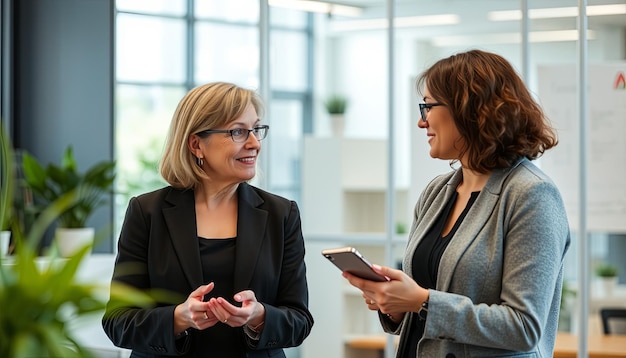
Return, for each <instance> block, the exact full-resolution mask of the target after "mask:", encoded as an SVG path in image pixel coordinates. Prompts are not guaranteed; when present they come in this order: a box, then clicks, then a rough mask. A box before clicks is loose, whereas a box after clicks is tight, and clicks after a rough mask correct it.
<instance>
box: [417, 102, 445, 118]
mask: <svg viewBox="0 0 626 358" xmlns="http://www.w3.org/2000/svg"><path fill="white" fill-rule="evenodd" d="M437 106H445V104H443V103H420V115H421V116H422V120H423V121H424V122H426V116H427V115H428V112H430V109H431V108H433V107H437Z"/></svg>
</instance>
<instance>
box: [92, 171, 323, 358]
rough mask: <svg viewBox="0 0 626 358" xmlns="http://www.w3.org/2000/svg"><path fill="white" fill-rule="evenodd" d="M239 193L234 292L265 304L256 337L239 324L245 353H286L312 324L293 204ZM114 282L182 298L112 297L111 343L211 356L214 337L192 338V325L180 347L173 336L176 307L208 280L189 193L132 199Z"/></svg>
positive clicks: (149, 353)
mask: <svg viewBox="0 0 626 358" xmlns="http://www.w3.org/2000/svg"><path fill="white" fill-rule="evenodd" d="M237 194H238V205H239V209H238V221H237V239H236V258H235V274H234V277H235V282H234V289H235V291H234V292H239V291H242V290H246V289H250V290H253V291H254V292H255V295H256V298H257V300H258V301H259V302H260V303H262V304H263V305H264V306H265V325H264V328H263V331H262V333H261V336H260V339H259V341H258V342H254V341H252V340H250V339H249V338H248V337H247V336H246V335H245V333H244V332H243V329H242V328H241V334H242V335H244V336H245V342H246V344H247V346H248V350H247V353H248V354H247V356H248V357H268V356H278V357H284V356H285V354H284V352H283V350H282V348H284V347H293V346H298V345H300V344H301V343H302V342H303V341H304V339H305V338H306V337H307V336H308V334H309V332H310V331H311V327H312V326H313V317H312V316H311V313H310V312H309V310H308V287H307V281H306V267H305V264H304V252H305V249H304V240H303V237H302V230H301V221H300V213H299V210H298V206H297V204H296V203H295V202H294V201H290V200H287V199H285V198H282V197H279V196H277V195H273V194H270V193H268V192H265V191H263V190H261V189H258V188H256V187H253V186H250V185H248V184H247V183H241V184H240V185H239V188H238V189H237ZM112 280H113V281H114V282H121V283H125V284H128V285H130V286H132V287H136V288H139V289H142V290H148V289H159V290H165V291H167V292H170V293H176V294H177V295H180V297H178V298H177V301H176V303H174V304H173V303H172V302H170V303H167V302H157V304H156V305H155V306H154V307H151V308H139V307H128V306H124V305H123V304H122V306H121V307H120V302H115V300H114V299H111V300H110V301H109V303H108V304H107V309H106V312H105V315H104V318H103V320H102V325H103V327H104V330H105V332H106V334H107V335H108V336H109V338H110V339H111V341H112V342H113V344H115V345H116V346H118V347H123V348H128V349H132V350H133V356H136V357H140V356H141V357H159V356H172V355H184V356H188V357H193V356H202V357H210V356H211V354H210V352H211V345H212V344H215V342H207V341H206V340H200V339H197V338H198V337H199V336H200V335H201V332H199V331H196V330H193V329H192V330H191V332H190V335H189V337H188V338H187V339H186V341H185V342H184V343H185V344H184V345H181V342H180V341H181V340H178V341H176V340H175V337H174V334H173V325H174V322H173V319H174V308H175V307H176V305H177V304H178V303H181V302H183V301H184V300H185V299H186V297H187V296H188V295H189V293H191V292H192V291H193V290H195V289H196V288H198V287H199V286H200V285H202V284H205V282H202V267H201V263H200V252H199V248H198V238H197V233H196V215H195V200H194V192H193V190H180V189H175V188H172V187H166V188H163V189H160V190H157V191H154V192H151V193H147V194H143V195H141V196H139V197H135V198H132V199H131V200H130V202H129V205H128V209H127V211H126V217H125V219H124V224H123V226H122V230H121V233H120V238H119V242H118V254H117V259H116V263H115V269H114V272H113V279H112ZM209 329H210V328H209ZM194 338H195V340H194ZM177 344H178V346H177ZM141 352H143V353H144V354H141Z"/></svg>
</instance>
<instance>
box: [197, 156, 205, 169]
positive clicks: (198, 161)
mask: <svg viewBox="0 0 626 358" xmlns="http://www.w3.org/2000/svg"><path fill="white" fill-rule="evenodd" d="M196 164H198V166H199V167H202V164H204V160H203V159H202V158H200V157H197V158H196Z"/></svg>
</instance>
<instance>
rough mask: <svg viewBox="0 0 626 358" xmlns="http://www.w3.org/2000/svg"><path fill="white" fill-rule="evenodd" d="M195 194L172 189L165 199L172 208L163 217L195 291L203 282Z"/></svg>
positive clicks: (179, 259)
mask: <svg viewBox="0 0 626 358" xmlns="http://www.w3.org/2000/svg"><path fill="white" fill-rule="evenodd" d="M193 193H194V192H193V190H192V189H189V190H179V189H172V190H171V191H170V192H169V193H168V195H167V196H166V198H165V200H166V201H167V202H168V203H170V204H171V206H170V207H165V208H163V216H164V217H165V224H166V225H167V230H168V234H169V235H168V238H169V240H171V241H172V246H173V247H174V251H175V252H174V254H175V255H176V257H177V259H178V262H179V264H180V266H181V267H182V268H183V272H184V274H185V278H186V279H187V281H188V282H189V285H190V286H191V288H192V289H194V290H195V289H196V288H198V287H199V286H200V285H202V284H203V282H202V264H201V263H200V249H199V248H198V236H197V230H196V207H195V199H194V194H193ZM163 235H166V233H163ZM164 257H165V253H164Z"/></svg>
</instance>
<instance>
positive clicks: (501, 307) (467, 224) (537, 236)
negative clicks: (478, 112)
mask: <svg viewBox="0 0 626 358" xmlns="http://www.w3.org/2000/svg"><path fill="white" fill-rule="evenodd" d="M461 179H462V175H461V171H460V170H455V171H453V172H451V173H448V174H444V175H441V176H438V177H437V178H435V179H434V180H433V181H432V182H431V183H429V185H428V186H427V187H426V189H425V190H424V191H423V192H422V194H421V196H420V198H419V201H418V203H417V204H416V206H415V218H414V222H413V225H412V227H411V232H410V236H409V242H408V244H407V249H406V254H405V258H404V265H403V267H404V271H405V272H406V273H407V274H408V275H411V272H412V267H411V266H412V264H411V260H412V257H413V253H414V251H415V248H416V247H417V245H418V243H419V242H420V240H422V238H423V237H424V234H425V233H426V232H427V231H428V230H429V229H430V228H431V227H432V226H433V224H434V222H435V221H436V218H437V217H438V216H439V215H440V214H441V212H442V210H443V208H444V207H445V205H446V203H447V202H448V201H449V200H450V198H451V197H452V195H453V193H454V192H455V190H456V187H457V185H458V184H459V182H460V181H461ZM569 243H570V232H569V225H568V222H567V217H566V214H565V208H564V205H563V201H562V199H561V195H560V194H559V191H558V189H557V188H556V186H555V185H554V183H553V182H552V181H551V180H550V179H549V178H548V177H547V176H546V175H545V174H544V173H543V172H542V171H541V170H540V169H539V168H537V167H536V166H535V165H534V164H532V163H531V162H530V161H529V160H527V159H521V160H519V161H518V162H517V163H515V164H514V165H513V166H512V167H510V168H507V169H502V170H495V171H493V172H492V174H491V177H490V178H489V180H488V182H487V184H486V185H485V187H484V189H483V190H482V191H481V192H480V194H479V196H478V198H477V199H476V202H475V203H474V204H473V206H472V207H471V209H470V211H469V212H468V214H467V216H466V217H465V220H464V221H463V223H462V224H461V225H460V227H459V228H458V231H457V232H456V234H455V236H454V237H453V239H452V241H451V242H450V244H449V246H448V248H447V249H446V250H445V252H444V254H443V257H442V258H441V263H440V265H439V275H438V277H437V287H436V289H435V290H430V298H429V309H428V317H427V319H426V326H425V331H424V336H423V338H422V339H421V340H420V342H419V344H418V354H417V355H418V356H419V357H502V356H507V357H509V356H516V357H552V352H553V350H554V340H555V336H556V332H557V323H558V316H559V303H560V298H561V286H562V278H563V277H562V275H563V259H564V256H565V253H566V252H567V249H568V247H569ZM412 319H417V316H416V315H415V314H407V315H405V319H404V320H403V322H402V323H401V324H399V325H394V324H392V322H391V321H389V320H388V319H386V318H385V317H384V316H382V315H381V322H382V324H383V328H384V329H385V330H386V331H387V332H390V333H394V334H400V335H401V340H400V345H401V346H402V344H403V343H404V342H405V341H406V334H407V333H408V329H405V327H409V326H410V322H411V320H412Z"/></svg>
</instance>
